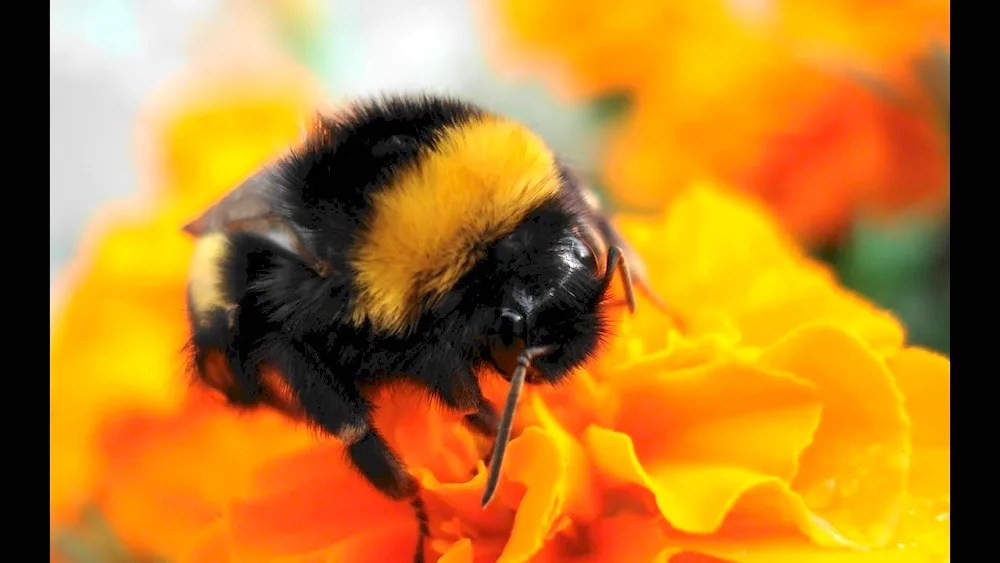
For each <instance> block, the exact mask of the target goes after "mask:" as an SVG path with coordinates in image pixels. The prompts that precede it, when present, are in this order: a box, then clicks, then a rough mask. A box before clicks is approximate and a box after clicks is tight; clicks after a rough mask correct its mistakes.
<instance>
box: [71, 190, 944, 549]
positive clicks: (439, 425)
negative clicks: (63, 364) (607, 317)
mask: <svg viewBox="0 0 1000 563" xmlns="http://www.w3.org/2000/svg"><path fill="white" fill-rule="evenodd" d="M622 227H623V229H624V230H625V231H626V232H627V233H628V235H629V237H630V238H631V239H632V240H633V241H634V242H635V244H636V246H637V247H638V249H639V250H640V252H642V253H643V254H644V255H645V256H646V257H647V258H648V259H649V261H650V268H651V275H652V280H653V283H654V285H655V287H656V289H657V291H659V292H660V293H661V294H662V295H663V296H664V297H665V298H667V299H668V300H669V301H670V302H671V303H672V304H673V305H674V306H675V307H676V308H677V310H678V313H679V314H680V315H681V316H683V317H684V318H685V319H686V320H688V321H689V324H690V330H689V331H688V332H686V333H684V334H681V333H678V332H677V331H676V330H674V329H672V328H671V326H670V323H669V321H668V320H667V319H666V318H665V317H663V316H662V315H660V314H659V313H658V312H657V311H656V310H654V309H652V308H651V307H648V306H647V307H642V309H641V310H640V312H639V313H638V314H637V315H636V316H635V317H634V318H623V319H622V320H621V327H620V334H621V336H620V337H619V338H618V339H616V340H615V341H613V342H612V344H611V346H610V347H609V349H608V350H606V351H605V353H604V354H603V355H602V356H601V358H600V359H599V360H598V361H597V362H596V363H595V364H594V365H593V366H591V368H590V369H588V370H585V371H581V372H579V373H578V374H577V375H576V377H574V378H573V380H572V381H571V382H569V383H568V384H567V385H564V386H561V387H559V388H551V389H549V388H545V389H536V390H533V391H530V392H529V393H528V394H527V396H526V400H525V401H524V402H523V404H522V408H521V412H520V413H519V416H518V428H517V430H516V432H515V438H514V439H513V440H512V441H511V444H510V449H509V453H508V458H507V459H508V462H507V463H506V465H505V469H504V473H503V475H502V477H501V484H500V487H499V490H498V494H497V497H496V501H495V502H494V503H493V504H492V505H491V506H490V507H489V508H488V509H486V510H482V509H480V508H479V505H478V500H479V497H480V494H481V491H482V487H483V485H484V482H485V467H484V466H483V465H482V463H481V462H479V458H480V456H481V454H482V452H483V445H482V444H480V443H477V441H476V440H475V439H474V438H473V436H471V435H470V434H468V433H467V431H466V430H465V427H464V426H463V425H461V424H459V421H458V416H457V415H454V414H452V413H447V412H442V411H439V410H437V409H435V408H432V407H430V406H428V404H427V402H426V400H425V398H424V396H423V395H422V394H420V393H419V392H417V391H415V390H410V389H398V390H395V391H393V392H389V391H386V392H384V393H382V394H381V395H380V396H379V397H376V402H377V404H378V405H379V407H380V408H379V409H378V413H379V415H378V418H377V420H376V424H377V425H378V426H379V427H380V428H381V430H382V431H383V432H384V433H385V435H386V436H387V437H388V439H389V440H390V442H392V443H393V445H394V446H395V447H396V448H398V450H399V451H400V452H401V453H402V455H403V458H404V459H405V461H406V462H407V463H408V465H409V466H410V468H411V470H412V471H413V472H414V473H415V475H417V476H418V477H419V478H420V480H421V483H422V484H423V488H424V491H423V495H424V497H425V500H426V503H427V505H428V510H429V512H430V515H431V530H432V539H431V541H430V542H429V545H428V548H427V551H428V555H429V556H431V560H435V559H436V560H440V561H445V562H452V563H454V562H467V561H497V560H499V561H543V562H544V561H567V560H569V561H574V560H578V561H605V560H606V561H620V560H628V561H646V560H649V561H653V560H660V561H668V560H669V561H684V560H695V559H693V558H695V557H699V556H700V557H702V558H703V559H702V560H705V559H704V557H709V556H710V557H715V558H720V559H722V560H726V561H774V560H787V561H793V560H794V561H801V560H808V559H806V558H808V557H828V558H835V557H841V558H855V559H862V560H864V559H865V558H868V559H870V560H875V559H874V558H875V557H877V558H878V559H877V560H880V561H884V560H900V561H905V560H914V559H915V558H919V557H924V558H926V557H930V558H937V559H943V558H944V557H946V556H947V552H948V547H949V539H950V532H949V524H948V515H949V512H950V496H949V495H950V489H949V484H948V483H949V467H948V463H949V453H950V438H949V431H948V424H949V422H948V419H949V410H948V404H949V402H948V400H947V394H948V385H949V369H950V368H949V363H948V360H947V359H945V358H942V357H940V356H937V355H935V354H932V353H930V352H926V351H923V350H919V349H913V348H906V347H904V346H903V344H902V342H903V335H902V329H901V327H900V326H899V324H898V323H897V322H896V321H895V320H894V319H893V318H892V317H891V316H889V315H888V314H886V313H884V312H881V311H878V310H876V309H874V308H873V307H872V306H871V305H869V304H867V303H865V302H864V301H862V300H861V299H860V298H858V297H856V296H854V295H851V294H850V293H848V292H846V291H845V290H843V289H840V288H838V287H837V286H836V284H835V283H834V282H833V280H832V278H831V276H830V275H829V273H828V272H826V271H825V270H824V269H823V268H821V267H820V266H818V265H816V264H815V263H813V262H811V261H809V260H808V259H807V258H805V257H804V256H803V255H802V254H801V252H800V251H799V250H798V249H797V248H796V247H795V246H794V244H793V243H792V242H790V241H789V239H787V238H786V237H785V236H784V235H783V234H782V233H781V232H780V231H779V230H778V229H776V228H775V227H774V225H773V224H772V222H771V220H770V218H769V217H768V216H767V215H766V214H765V213H764V212H762V211H761V210H760V209H759V208H757V207H756V206H754V205H753V204H751V203H749V202H747V201H745V200H742V199H739V198H735V197H734V196H732V195H731V194H730V193H729V191H728V190H722V189H719V188H717V187H715V186H713V185H709V184H699V185H695V186H692V187H691V188H690V189H689V190H686V191H685V192H683V193H682V194H681V195H679V196H678V199H677V201H676V202H675V203H674V204H673V205H672V206H671V207H670V208H669V210H668V211H667V213H666V214H665V215H664V216H663V217H661V218H660V219H657V220H650V219H640V218H623V220H622ZM133 240H134V241H135V243H136V244H139V245H144V244H146V243H148V242H149V241H151V240H155V239H154V238H153V237H151V236H150V234H142V233H137V234H136V235H135V236H134V238H133ZM102 283H104V284H107V283H109V282H108V280H103V281H102ZM171 283H173V284H176V286H177V289H178V291H177V293H180V291H179V288H180V287H182V285H181V284H182V282H181V281H180V280H175V281H174V282H171ZM173 299H175V301H174V303H175V305H176V306H177V307H178V308H180V304H181V302H180V300H179V296H175V297H174V298H173ZM72 328H77V327H73V326H68V327H67V329H72ZM114 338H117V340H115V339H110V340H106V341H103V342H95V343H94V344H92V346H93V347H94V348H95V349H98V350H112V349H119V348H121V346H122V345H124V344H127V343H126V342H125V341H124V340H123V339H122V337H121V336H119V337H114ZM148 338H149V339H150V340H154V339H159V338H160V335H156V336H152V335H151V336H149V337H148ZM151 359H155V358H151ZM137 360H139V361H140V363H138V364H137V365H141V366H144V367H146V366H148V365H149V362H148V361H142V359H141V358H137ZM487 383H488V384H487V385H486V392H487V395H488V396H489V397H490V398H491V399H492V400H494V401H500V400H502V398H503V395H504V391H505V389H504V384H502V383H500V382H497V381H490V382H487ZM143 411H145V412H143ZM105 420H106V425H105V430H104V432H103V433H102V442H101V443H102V444H104V446H103V448H102V452H103V453H102V457H101V459H100V468H101V470H100V476H101V479H100V481H99V483H98V486H97V487H96V497H97V499H98V500H99V501H100V502H101V504H102V506H103V507H104V510H105V512H106V514H107V515H108V517H109V520H110V521H111V522H112V523H113V525H114V526H115V528H116V529H117V530H118V531H119V532H120V533H121V534H122V537H124V538H126V540H127V541H128V543H129V544H130V545H131V546H133V547H134V548H137V549H142V550H143V551H154V552H159V553H163V554H167V555H170V556H173V557H178V556H181V555H183V557H182V558H183V559H184V560H187V561H250V562H252V561H278V560H280V561H284V562H289V561H352V562H363V561H373V562H374V561H387V560H400V561H402V560H408V559H409V558H410V557H411V550H412V549H413V547H414V545H415V542H416V533H417V532H416V523H415V521H414V519H413V515H412V513H411V512H410V509H409V508H408V507H407V506H406V505H405V504H402V503H393V502H390V501H388V500H386V499H384V498H382V497H380V496H379V495H378V494H377V493H376V492H375V491H374V490H373V489H372V488H371V487H370V486H368V485H367V483H366V482H364V481H363V479H362V478H361V477H360V476H358V475H357V474H355V473H354V472H352V471H351V470H350V469H349V468H348V466H347V465H346V464H345V462H344V459H343V453H342V450H341V446H340V444H339V443H338V442H337V441H336V440H335V439H332V438H331V439H323V440H319V441H313V440H310V439H308V438H309V437H308V436H307V433H304V431H303V430H301V429H299V428H297V427H296V426H295V424H294V423H292V422H290V421H286V420H283V419H279V418H278V417H277V416H276V415H273V414H270V413H268V412H266V411H259V412H258V411H255V412H252V413H244V414H243V415H241V416H238V415H237V414H235V413H233V412H231V411H229V410H227V409H224V408H222V407H220V406H219V403H217V402H214V401H213V400H210V399H209V398H206V397H205V396H204V395H203V394H200V393H188V394H187V395H186V397H185V398H184V400H183V402H182V405H181V407H180V409H179V410H175V411H172V412H168V413H164V412H162V411H160V412H157V411H150V410H149V409H148V408H147V407H146V406H144V405H138V406H137V408H136V412H134V413H132V414H127V413H124V414H118V415H117V416H115V417H111V418H105ZM901 515H902V516H901Z"/></svg>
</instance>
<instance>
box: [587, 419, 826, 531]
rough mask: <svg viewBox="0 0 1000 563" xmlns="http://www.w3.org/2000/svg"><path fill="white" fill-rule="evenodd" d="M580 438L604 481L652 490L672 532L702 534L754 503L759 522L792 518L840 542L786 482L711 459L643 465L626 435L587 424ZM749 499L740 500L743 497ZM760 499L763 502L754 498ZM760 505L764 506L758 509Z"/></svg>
mask: <svg viewBox="0 0 1000 563" xmlns="http://www.w3.org/2000/svg"><path fill="white" fill-rule="evenodd" d="M584 441H585V443H586V444H587V445H588V447H589V448H590V451H591V455H593V456H594V458H595V461H594V465H595V466H596V467H597V468H599V469H600V470H601V471H602V474H603V476H604V477H605V478H606V479H607V484H608V486H610V487H614V486H616V485H617V484H621V483H635V484H639V485H642V486H643V487H645V488H647V489H649V490H650V491H652V493H653V495H654V497H655V499H656V505H657V507H658V508H659V510H660V512H661V513H662V514H663V516H664V517H665V518H666V519H667V521H668V522H669V523H670V525H671V526H673V527H674V528H676V529H677V530H681V531H685V532H690V533H695V534H706V533H712V532H715V531H717V530H718V529H719V527H720V526H721V525H722V524H723V521H724V519H725V518H726V516H727V515H728V514H729V513H730V511H731V510H733V509H734V507H736V506H737V505H738V504H739V505H741V506H739V507H738V508H739V510H741V511H742V510H746V509H747V508H746V507H748V506H752V507H753V516H754V518H756V520H757V522H758V524H762V523H767V522H769V523H770V525H771V526H778V525H780V524H783V523H786V522H791V523H793V524H794V525H795V526H797V527H798V528H799V529H802V530H803V531H804V532H806V533H808V534H810V535H811V536H812V537H813V538H814V539H816V541H819V542H822V543H824V544H826V545H836V544H842V543H843V540H841V539H840V538H839V537H837V535H836V534H835V533H833V532H832V531H831V530H829V529H828V528H829V527H828V526H826V525H825V523H824V522H822V521H821V520H817V519H816V518H815V517H814V516H813V515H812V514H810V513H809V512H808V510H806V508H805V506H804V505H803V503H802V502H801V500H800V499H799V498H798V495H796V494H794V493H792V492H791V491H790V490H789V489H788V487H787V485H786V484H785V483H783V482H781V481H779V480H778V479H776V478H775V477H773V476H769V475H765V474H762V473H760V472H756V471H752V470H747V469H743V468H740V467H736V466H728V465H721V464H717V463H716V464H712V463H688V464H681V463H670V464H668V463H662V464H658V465H643V464H640V462H639V459H638V458H637V457H636V455H635V450H634V449H633V448H632V444H631V442H630V440H629V438H628V436H626V435H625V434H621V433H619V432H614V431H611V430H607V429H604V428H598V427H596V426H595V427H591V428H588V429H587V431H586V432H585V434H584ZM747 495H752V496H749V497H748V500H743V497H745V496H747ZM761 497H763V499H764V500H756V499H759V498H761ZM762 507H763V508H762Z"/></svg>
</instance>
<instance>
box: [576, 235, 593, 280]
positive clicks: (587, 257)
mask: <svg viewBox="0 0 1000 563" xmlns="http://www.w3.org/2000/svg"><path fill="white" fill-rule="evenodd" d="M572 244H573V256H574V257H575V258H576V259H577V260H579V261H580V263H581V264H583V265H584V266H585V267H587V268H588V269H590V270H591V271H593V272H596V271H598V268H597V257H596V256H594V251H593V249H591V248H590V246H589V245H587V243H585V242H583V241H582V240H581V239H580V238H579V237H573V239H572Z"/></svg>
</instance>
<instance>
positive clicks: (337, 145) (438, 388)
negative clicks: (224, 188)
mask: <svg viewBox="0 0 1000 563" xmlns="http://www.w3.org/2000/svg"><path fill="white" fill-rule="evenodd" d="M480 112H481V110H478V109H476V108H473V107H471V106H468V105H466V104H463V103H460V102H456V101H452V100H447V99H438V98H429V97H422V98H392V99H389V100H383V101H380V102H371V103H366V104H361V105H359V106H358V108H357V110H356V111H354V112H352V113H351V114H349V115H348V116H346V117H341V118H338V119H337V120H333V119H326V120H324V121H322V122H321V130H320V131H319V133H318V134H316V135H315V136H314V138H313V140H312V141H311V142H310V143H308V144H307V145H306V147H305V149H303V150H300V151H298V152H297V153H296V154H293V155H292V156H291V157H289V158H287V159H286V160H284V161H282V162H281V163H279V164H278V165H277V166H276V168H275V170H276V171H277V172H278V173H279V174H278V176H279V177H280V178H281V179H282V180H281V185H280V200H281V204H282V212H283V213H284V214H285V216H286V218H287V219H288V220H289V221H290V222H292V223H293V224H294V225H296V226H297V227H298V228H299V229H301V230H302V231H303V232H304V233H306V234H307V235H308V238H309V240H310V242H311V246H312V247H313V248H314V249H315V250H316V252H317V254H318V255H319V256H321V257H322V258H324V259H326V260H328V261H329V262H330V264H331V265H332V267H333V270H334V274H333V275H331V276H329V277H325V278H324V277H321V276H320V275H318V274H317V273H316V272H315V271H314V270H312V269H311V268H310V267H309V266H308V265H307V264H306V263H305V262H304V261H303V260H302V259H301V258H300V257H299V256H297V255H296V254H294V253H292V252H289V251H287V250H285V249H283V248H281V247H279V246H276V245H275V244H274V243H272V242H270V241H269V240H267V239H265V238H262V237H259V236H257V235H255V234H253V233H231V234H229V235H228V237H229V242H230V250H229V252H228V253H227V255H226V258H225V259H224V260H223V261H222V263H220V264H219V265H218V266H219V268H220V269H221V270H220V271H221V275H222V279H224V280H225V284H226V285H225V292H226V293H227V294H228V295H229V296H232V298H233V299H234V300H235V301H236V302H237V304H238V308H237V311H236V314H235V325H234V326H233V328H232V329H230V327H229V325H228V322H227V320H226V316H225V315H217V316H216V317H213V319H212V322H211V323H209V325H208V326H199V325H198V324H196V323H192V327H193V329H194V337H193V340H192V344H193V350H194V355H195V363H196V366H198V367H199V373H200V374H201V375H202V377H203V378H204V377H205V375H204V373H201V371H202V370H201V369H200V367H201V366H202V363H201V362H202V361H203V358H204V355H205V354H206V353H207V351H209V350H220V351H222V352H224V353H225V355H226V357H227V358H229V360H230V365H231V367H232V370H233V380H232V382H231V386H230V387H229V388H224V389H223V391H224V392H225V393H226V394H227V396H228V397H229V398H230V400H231V401H232V402H233V403H234V404H240V405H248V404H253V403H254V402H255V401H257V400H259V398H260V395H261V386H260V382H259V378H258V367H259V366H260V365H261V363H262V362H269V363H271V364H273V365H276V366H277V367H278V368H279V370H280V372H281V373H282V374H283V375H284V378H285V379H286V381H287V383H288V385H289V386H290V387H291V388H292V390H293V392H294V394H295V398H296V399H297V401H298V402H299V403H300V404H301V405H302V407H303V409H304V411H305V413H306V415H307V417H308V419H309V420H310V421H311V422H313V423H315V424H316V425H317V426H318V427H319V428H321V429H322V430H324V431H326V432H329V433H331V434H334V435H336V434H338V433H339V432H341V431H342V430H343V429H345V428H347V427H348V426H350V427H367V428H368V431H367V433H366V434H364V435H363V436H361V437H360V438H359V439H358V440H357V441H355V442H353V443H352V444H350V445H349V447H348V455H349V458H350V460H351V462H352V463H353V464H354V466H355V467H356V468H357V469H358V470H359V471H360V472H361V473H362V474H363V475H364V476H365V477H366V478H367V479H368V480H369V481H370V482H371V483H372V484H373V485H374V486H375V487H376V488H377V489H379V490H380V491H381V492H383V493H385V494H387V495H389V496H390V497H392V498H397V499H401V498H412V497H413V495H414V494H415V493H416V491H417V485H416V483H415V482H414V480H413V479H412V478H411V477H410V476H409V474H408V473H407V472H406V470H405V468H404V467H403V465H402V463H401V462H400V460H399V459H398V457H397V456H396V455H395V454H394V453H393V452H392V451H391V450H390V449H389V447H388V446H387V445H386V443H385V441H384V440H383V438H382V437H381V436H379V435H378V433H377V432H376V431H375V430H374V429H373V428H371V426H370V424H369V423H370V416H371V408H372V407H371V404H370V403H369V402H368V400H367V399H366V398H365V397H366V391H367V390H369V389H371V388H373V387H377V386H382V385H387V384H392V383H394V382H399V381H409V382H413V383H416V384H418V385H419V386H421V387H423V388H425V389H427V390H428V391H430V393H431V396H432V397H434V398H435V399H436V400H439V401H440V402H442V403H443V404H444V405H446V406H448V407H450V408H453V409H459V410H462V411H465V412H468V413H470V414H468V416H467V417H466V422H467V423H468V425H469V427H470V428H471V429H473V430H475V431H477V432H479V433H482V434H486V435H492V434H494V433H495V431H496V426H497V422H498V420H497V415H496V412H495V411H494V410H493V409H492V407H491V406H490V405H489V404H488V403H487V402H486V401H485V400H484V399H483V396H482V394H481V392H480V387H479V382H478V380H477V376H478V374H481V373H484V372H487V371H491V370H493V371H495V370H496V364H495V363H494V362H493V360H492V353H491V348H490V341H489V339H488V338H487V335H488V334H489V333H490V330H491V329H492V328H493V327H494V326H495V325H496V322H497V316H498V311H499V310H500V309H501V308H511V309H514V310H519V311H522V312H523V314H524V316H525V321H526V326H527V341H526V344H527V345H529V346H537V345H548V344H556V345H558V346H559V351H558V352H557V353H556V354H553V355H551V356H547V357H543V358H539V359H538V360H537V361H536V363H535V368H536V370H535V374H536V377H535V381H536V382H547V383H552V384H556V383H558V382H560V381H562V380H563V379H564V378H565V377H567V376H568V375H569V374H571V373H572V371H573V370H574V369H575V368H577V367H579V366H581V365H583V364H584V363H585V362H586V361H588V360H589V359H590V358H591V357H592V356H593V354H594V353H595V351H596V350H597V349H598V347H599V345H600V343H601V341H602V339H603V337H604V336H605V335H606V334H607V332H608V322H607V320H606V318H605V316H604V315H603V304H604V302H605V295H604V286H603V285H602V277H601V276H599V275H598V274H597V272H596V271H595V270H594V267H593V266H594V264H593V258H592V257H590V259H589V260H588V257H587V256H580V255H579V247H578V246H574V242H573V239H574V234H573V232H574V231H573V230H574V228H575V227H577V226H579V225H580V224H581V223H582V222H587V221H599V222H600V218H598V217H593V216H592V211H590V210H589V209H588V207H587V206H586V205H585V204H584V202H583V200H582V196H581V194H580V192H579V190H577V189H575V188H576V187H575V186H574V185H572V184H571V180H570V179H569V178H568V176H565V175H563V176H561V178H562V181H563V185H564V186H563V188H564V189H562V190H561V191H560V193H559V195H558V197H557V198H555V199H553V200H550V201H548V202H546V203H544V204H542V205H541V206H540V207H539V208H538V209H536V210H535V211H534V212H533V213H531V214H530V216H529V217H528V218H527V219H526V220H525V221H524V222H522V223H521V224H520V225H519V226H518V227H517V228H516V229H515V230H514V231H513V232H511V233H509V234H507V235H506V236H504V237H502V238H500V239H499V240H496V241H493V242H492V243H490V244H489V245H488V247H487V248H486V249H485V251H486V252H485V258H484V259H482V260H480V261H479V262H478V263H477V264H476V265H475V266H474V267H473V268H472V270H471V271H469V272H468V273H467V274H466V275H465V276H464V277H463V278H461V279H460V280H459V281H458V283H456V284H455V286H454V287H453V288H452V289H451V291H450V292H449V293H447V294H446V295H445V296H444V298H443V299H441V300H439V301H437V302H436V303H435V304H434V305H433V306H432V307H426V308H425V310H424V311H423V313H422V315H421V316H420V318H419V319H418V320H417V322H416V323H415V325H414V326H413V327H411V330H409V331H407V332H406V334H403V335H388V334H382V333H379V332H377V331H375V330H373V329H372V327H371V326H368V325H365V326H362V327H360V328H358V327H354V326H352V325H351V324H350V323H349V322H348V320H349V305H350V302H351V299H352V285H351V282H352V273H351V271H350V266H349V265H348V253H349V252H350V251H351V248H352V245H353V244H354V241H355V240H356V236H357V234H358V232H359V230H360V229H361V228H363V227H364V225H365V221H366V219H367V213H368V212H369V206H368V201H369V198H370V196H371V194H372V193H374V192H375V191H377V190H379V189H382V187H383V186H385V185H386V184H387V183H388V182H389V181H390V180H391V179H392V177H393V175H394V174H396V173H397V172H398V171H399V170H401V169H402V168H404V167H406V166H409V165H410V164H411V163H413V162H414V161H415V160H416V159H418V158H419V157H420V154H421V153H422V152H423V151H428V150H433V147H434V143H435V139H436V135H437V133H438V132H439V131H440V130H441V129H442V128H443V127H447V126H450V125H454V124H456V123H461V122H462V121H463V120H468V119H469V118H470V117H473V116H475V115H478V114H479V113H480ZM553 173H554V174H559V171H558V170H554V171H553ZM455 188H456V189H461V186H456V187H455ZM573 261H575V262H573ZM570 262H572V264H575V265H576V266H574V267H571V265H569V263H570ZM523 295H529V296H534V297H535V298H536V299H537V300H538V301H539V303H538V304H536V306H535V307H533V308H530V310H526V309H525V308H524V306H523V305H524V298H523ZM519 296H521V297H519ZM504 375H506V376H508V377H509V375H510V374H504ZM208 383H209V384H212V382H208ZM215 386H219V385H218V383H217V382H215ZM421 526H422V535H425V534H426V530H425V528H426V522H422V524H421Z"/></svg>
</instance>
